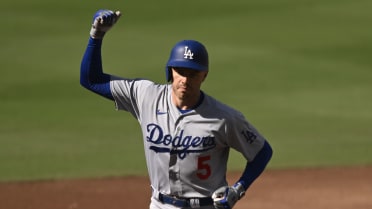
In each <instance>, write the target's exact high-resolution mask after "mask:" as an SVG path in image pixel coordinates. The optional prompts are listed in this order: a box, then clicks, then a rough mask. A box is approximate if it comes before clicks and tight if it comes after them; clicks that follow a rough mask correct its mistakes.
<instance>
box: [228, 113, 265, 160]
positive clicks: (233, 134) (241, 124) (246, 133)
mask: <svg viewBox="0 0 372 209" xmlns="http://www.w3.org/2000/svg"><path fill="white" fill-rule="evenodd" d="M231 120H232V121H231V123H229V124H228V125H227V126H228V127H227V133H228V142H227V143H228V144H229V146H230V147H232V148H233V149H235V150H237V151H238V152H240V153H242V154H243V156H244V157H245V159H246V160H247V161H253V159H254V158H255V156H256V155H257V153H258V152H259V151H260V150H261V149H262V147H263V146H264V143H265V141H266V139H265V138H264V137H263V136H262V135H261V134H260V133H259V132H258V130H257V129H256V128H255V127H254V126H253V125H252V124H250V123H249V122H248V121H247V120H246V119H245V117H244V116H243V115H242V114H241V113H240V112H237V113H236V115H235V116H234V117H233V118H232V119H231Z"/></svg>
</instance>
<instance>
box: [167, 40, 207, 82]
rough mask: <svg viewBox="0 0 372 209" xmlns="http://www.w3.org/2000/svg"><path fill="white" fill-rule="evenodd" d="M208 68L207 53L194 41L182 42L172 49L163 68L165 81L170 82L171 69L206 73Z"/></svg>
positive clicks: (201, 45) (202, 46)
mask: <svg viewBox="0 0 372 209" xmlns="http://www.w3.org/2000/svg"><path fill="white" fill-rule="evenodd" d="M208 66H209V61H208V52H207V49H206V48H205V47H204V45H203V44H201V43H200V42H198V41H195V40H183V41H180V42H178V43H177V44H176V45H175V46H174V47H173V48H172V51H171V53H170V56H169V59H168V62H167V64H166V67H165V76H166V80H167V81H168V82H169V81H171V80H172V67H175V68H188V69H192V70H199V71H208Z"/></svg>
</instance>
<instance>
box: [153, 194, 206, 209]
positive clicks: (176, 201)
mask: <svg viewBox="0 0 372 209" xmlns="http://www.w3.org/2000/svg"><path fill="white" fill-rule="evenodd" d="M158 197H159V198H158V199H159V201H160V202H161V203H165V204H170V205H174V206H176V207H179V208H190V207H191V208H200V207H203V206H209V205H213V199H212V198H210V197H202V198H179V197H174V196H170V195H166V194H162V193H159V196H158Z"/></svg>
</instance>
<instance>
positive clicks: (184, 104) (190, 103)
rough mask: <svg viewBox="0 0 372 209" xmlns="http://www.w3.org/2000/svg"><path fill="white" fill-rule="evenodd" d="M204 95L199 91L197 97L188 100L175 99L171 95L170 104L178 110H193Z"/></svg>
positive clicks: (174, 96)
mask: <svg viewBox="0 0 372 209" xmlns="http://www.w3.org/2000/svg"><path fill="white" fill-rule="evenodd" d="M203 98H204V93H203V92H202V91H200V92H199V93H198V94H197V95H195V96H194V97H190V98H182V97H177V96H176V95H175V94H172V102H173V104H174V105H175V106H176V107H177V108H178V109H179V110H190V109H195V108H196V107H198V106H199V105H200V103H201V102H202V101H203Z"/></svg>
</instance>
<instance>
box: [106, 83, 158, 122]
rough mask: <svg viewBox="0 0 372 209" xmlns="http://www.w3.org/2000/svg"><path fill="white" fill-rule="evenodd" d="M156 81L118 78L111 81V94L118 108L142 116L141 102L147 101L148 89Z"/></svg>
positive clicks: (135, 115) (136, 116) (137, 116)
mask: <svg viewBox="0 0 372 209" xmlns="http://www.w3.org/2000/svg"><path fill="white" fill-rule="evenodd" d="M153 84H154V83H153V82H151V81H148V80H141V79H118V80H112V81H111V82H110V89H111V94H112V96H113V98H114V101H115V106H116V109H117V110H124V111H128V112H130V113H131V114H132V115H133V116H134V117H135V118H137V119H139V118H140V104H142V103H143V102H144V101H145V98H146V89H147V88H148V87H149V86H151V85H153Z"/></svg>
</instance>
